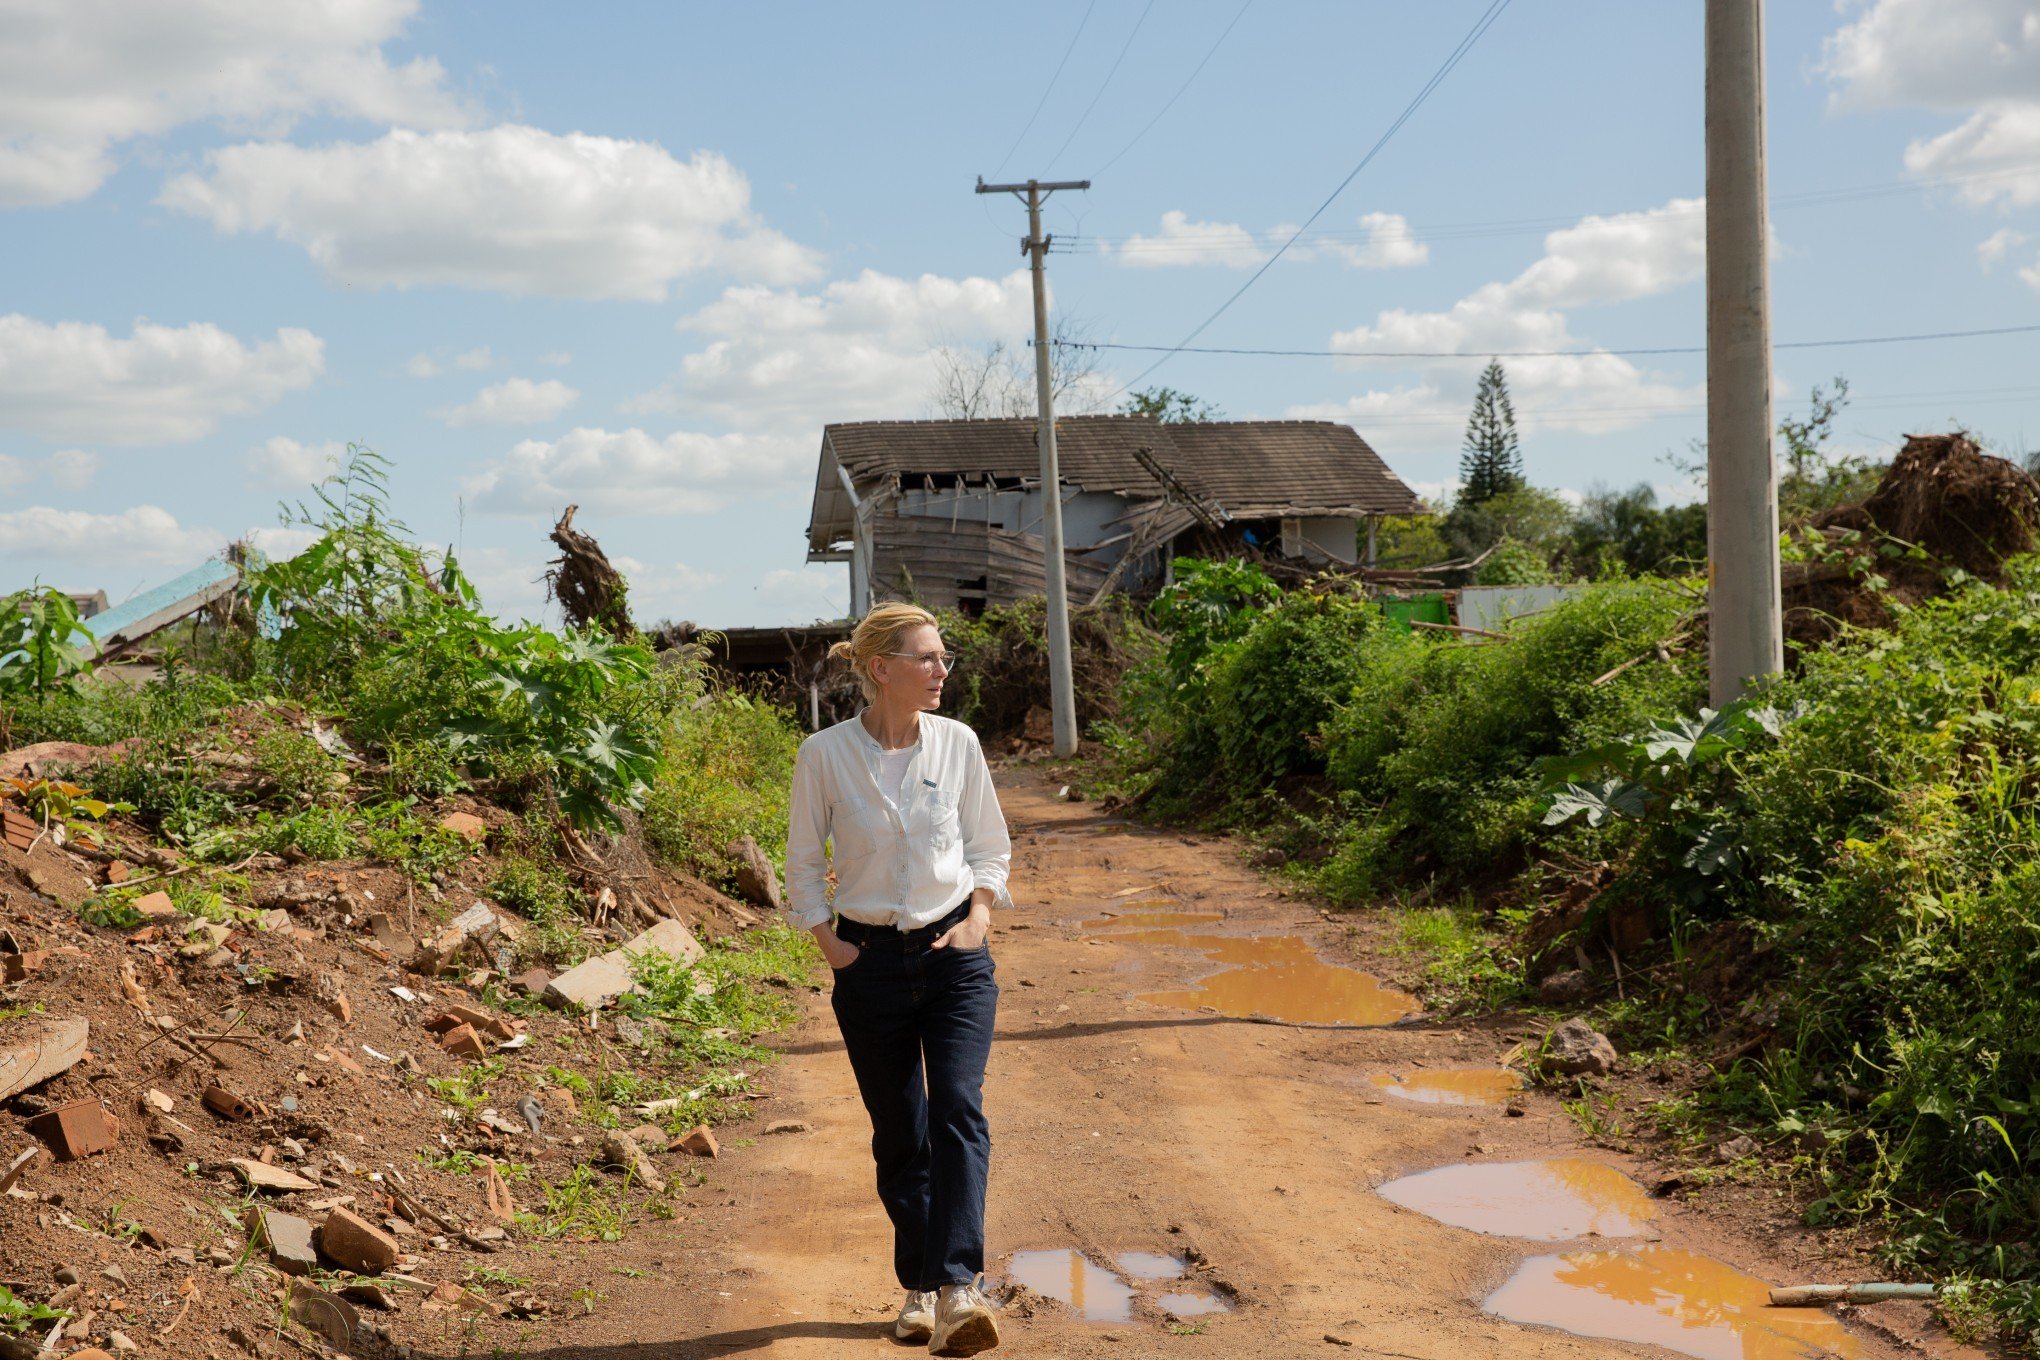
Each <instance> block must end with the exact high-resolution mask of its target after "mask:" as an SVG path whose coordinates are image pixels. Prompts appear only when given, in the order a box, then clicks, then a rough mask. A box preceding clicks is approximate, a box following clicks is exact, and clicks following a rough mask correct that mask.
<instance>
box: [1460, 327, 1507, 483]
mask: <svg viewBox="0 0 2040 1360" xmlns="http://www.w3.org/2000/svg"><path fill="white" fill-rule="evenodd" d="M1522 485H1523V451H1522V449H1521V448H1519V447H1518V446H1517V443H1516V408H1515V407H1514V406H1513V405H1511V404H1510V401H1509V380H1508V377H1507V375H1505V374H1504V373H1503V372H1502V364H1501V361H1500V360H1499V359H1490V360H1488V366H1487V368H1486V369H1485V370H1484V371H1483V372H1482V373H1481V375H1480V386H1479V387H1477V388H1475V389H1474V394H1473V414H1472V415H1470V416H1468V417H1467V420H1466V449H1465V452H1463V453H1462V454H1460V456H1459V503H1460V504H1461V505H1466V506H1474V505H1483V504H1485V503H1486V502H1488V501H1491V500H1493V499H1494V498H1495V497H1496V496H1499V495H1501V494H1502V493H1503V492H1505V491H1514V490H1516V489H1517V488H1519V487H1521V486H1522Z"/></svg>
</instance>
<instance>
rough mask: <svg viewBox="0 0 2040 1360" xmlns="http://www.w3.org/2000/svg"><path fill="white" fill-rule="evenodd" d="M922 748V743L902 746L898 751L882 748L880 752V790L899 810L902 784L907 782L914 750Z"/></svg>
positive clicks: (895, 808) (895, 809)
mask: <svg viewBox="0 0 2040 1360" xmlns="http://www.w3.org/2000/svg"><path fill="white" fill-rule="evenodd" d="M920 749H921V743H920V742H918V741H917V742H915V743H914V744H913V745H912V746H902V747H900V749H899V750H897V751H888V750H885V749H884V748H882V747H881V748H880V750H879V753H878V791H879V792H880V793H883V794H884V795H885V801H886V802H888V803H891V804H892V805H893V811H895V812H897V811H899V806H900V785H901V784H902V783H904V782H906V778H907V766H908V765H909V764H911V763H912V762H913V759H914V752H916V751H918V750H920Z"/></svg>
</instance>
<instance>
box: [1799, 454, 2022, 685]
mask: <svg viewBox="0 0 2040 1360" xmlns="http://www.w3.org/2000/svg"><path fill="white" fill-rule="evenodd" d="M1808 528H1810V529H1811V530H1813V531H1815V532H1816V533H1818V534H1820V535H1822V536H1824V537H1825V538H1826V539H1827V540H1828V541H1829V543H1830V544H1831V545H1833V547H1834V552H1833V553H1832V555H1831V556H1830V557H1829V558H1828V559H1827V560H1824V561H1811V562H1794V563H1788V564H1787V565H1786V570H1785V580H1784V605H1785V635H1786V637H1787V638H1789V639H1791V640H1793V641H1795V642H1799V643H1802V644H1811V645H1815V646H1818V645H1821V644H1823V643H1826V642H1828V641H1830V640H1831V639H1832V638H1834V637H1835V636H1836V635H1837V634H1838V633H1839V632H1841V631H1842V630H1843V629H1845V628H1850V627H1854V628H1883V627H1888V626H1889V625H1890V622H1891V613H1890V608H1889V606H1890V605H1892V604H1916V603H1918V602H1919V601H1921V600H1925V599H1929V598H1931V597H1933V596H1935V595H1939V594H1941V593H1942V592H1943V591H1945V590H1947V589H1948V582H1949V573H1950V572H1951V571H1952V570H1957V569H1959V570H1961V571H1963V572H1967V573H1968V574H1969V575H1970V576H1973V577H1975V578H1977V579H1979V580H1982V581H1987V582H1989V583H1991V584H1992V585H2002V584H2004V581H2005V565H2004V564H2005V559H2006V558H2009V557H2014V556H2017V555H2018V554H2020V553H2027V552H2031V551H2033V550H2034V548H2035V546H2036V545H2040V481H2036V480H2035V479H2034V477H2033V476H2032V474H2030V473H2028V472H2027V471H2026V470H2025V469H2024V468H2021V467H2020V466H2019V465H2018V464H2016V463H2012V462H2009V461H2007V460H2005V459H2003V458H1996V457H1993V456H1991V455H1990V454H1987V453H1985V452H1984V451H1983V450H1982V449H1981V448H1979V447H1978V446H1977V444H1976V441H1975V440H1973V439H1971V438H1970V437H1969V436H1968V435H1966V434H1961V433H1955V434H1916V435H1909V436H1908V437H1907V438H1906V441H1905V447H1904V448H1903V449H1901V450H1899V453H1898V456H1897V457H1896V458H1894V459H1892V460H1891V466H1890V467H1889V468H1887V469H1885V472H1884V477H1883V479H1882V480H1881V481H1880V482H1878V484H1877V489H1876V490H1875V491H1873V492H1871V493H1870V495H1869V496H1867V497H1865V498H1864V500H1863V502H1862V503H1861V504H1860V505H1839V506H1836V507H1835V508H1834V509H1832V510H1829V511H1827V512H1825V513H1823V514H1821V515H1819V516H1816V517H1815V518H1814V520H1813V522H1812V523H1811V524H1810V525H1809V526H1808ZM1886 545H1889V546H1891V547H1893V548H1897V549H1902V550H1910V549H1915V548H1916V549H1918V550H1919V552H1920V554H1923V555H1920V556H1915V555H1913V554H1912V553H1911V552H1910V551H1899V552H1896V553H1887V552H1884V551H1881V549H1882V548H1883V547H1885V546H1886ZM1872 577H1876V578H1881V580H1882V583H1883V584H1882V586H1881V588H1873V587H1872V584H1871V580H1870V578H1872Z"/></svg>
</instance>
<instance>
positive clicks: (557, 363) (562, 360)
mask: <svg viewBox="0 0 2040 1360" xmlns="http://www.w3.org/2000/svg"><path fill="white" fill-rule="evenodd" d="M538 362H539V363H542V364H544V365H546V366H547V367H548V368H565V367H566V366H567V365H568V364H571V363H572V362H574V356H573V355H571V354H569V353H567V351H565V350H563V349H556V350H553V351H552V352H551V353H549V354H541V355H539V356H538Z"/></svg>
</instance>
